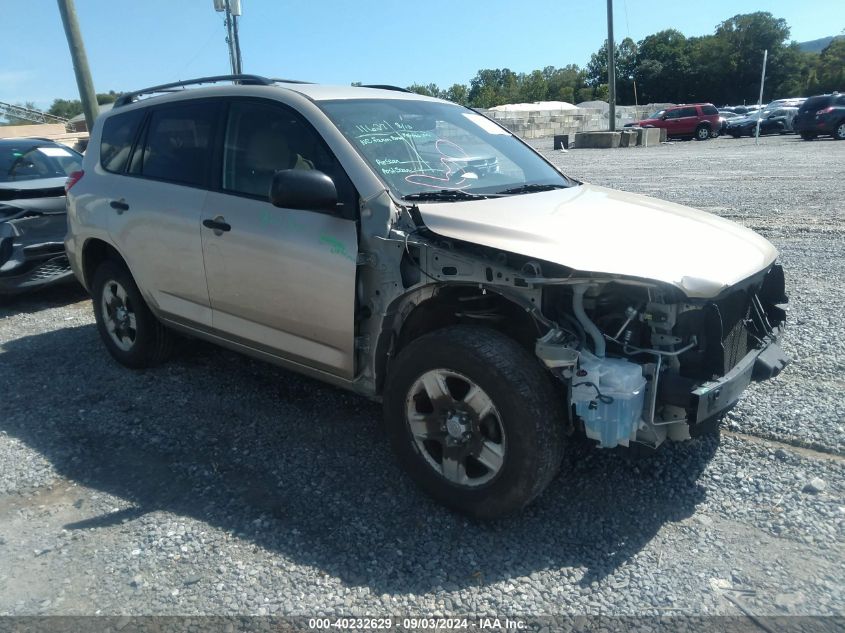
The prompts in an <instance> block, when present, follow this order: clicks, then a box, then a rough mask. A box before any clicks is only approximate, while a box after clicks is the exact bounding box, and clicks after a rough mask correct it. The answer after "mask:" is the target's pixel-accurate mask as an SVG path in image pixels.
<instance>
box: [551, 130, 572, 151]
mask: <svg viewBox="0 0 845 633" xmlns="http://www.w3.org/2000/svg"><path fill="white" fill-rule="evenodd" d="M554 148H555V149H569V134H555V139H554Z"/></svg>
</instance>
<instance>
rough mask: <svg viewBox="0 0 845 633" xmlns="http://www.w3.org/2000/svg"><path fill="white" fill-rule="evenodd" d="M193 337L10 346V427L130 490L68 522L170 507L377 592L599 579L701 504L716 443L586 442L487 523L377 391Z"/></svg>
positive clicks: (82, 470)
mask: <svg viewBox="0 0 845 633" xmlns="http://www.w3.org/2000/svg"><path fill="white" fill-rule="evenodd" d="M185 348H186V349H185V350H183V352H182V353H181V354H180V355H179V357H178V358H176V359H174V361H172V362H171V363H169V364H167V365H165V366H163V367H160V368H157V369H155V370H148V371H140V372H133V371H129V370H126V369H123V368H121V367H118V366H117V365H116V364H115V363H114V362H113V361H112V360H111V359H110V358H109V357H108V356H107V354H106V352H105V350H104V349H103V347H102V345H101V343H100V341H99V339H98V337H97V333H96V329H95V327H94V326H93V325H84V326H79V327H69V328H64V329H61V330H56V331H51V332H46V333H42V334H37V335H32V336H28V337H23V338H19V339H15V340H11V341H8V342H6V343H4V344H3V345H2V346H0V401H1V402H2V403H3V409H4V414H3V415H2V416H0V431H4V432H5V433H7V434H9V435H10V436H13V437H15V438H18V439H19V440H20V441H22V442H24V443H26V444H27V445H28V446H29V447H31V448H33V449H35V450H36V451H38V453H40V454H41V455H42V456H44V458H46V459H47V460H48V461H49V462H50V464H51V465H52V468H53V469H54V470H55V471H56V473H57V474H58V475H60V476H62V477H65V478H67V479H69V480H72V481H75V482H77V483H79V484H81V485H84V486H86V487H89V488H92V489H95V490H98V491H103V492H106V493H108V494H111V495H115V496H117V497H120V498H122V499H124V500H126V501H127V502H128V504H130V507H129V508H124V509H121V510H119V511H118V512H116V513H114V514H113V515H108V514H107V515H102V516H96V515H95V516H91V517H89V518H88V519H86V520H84V521H82V522H79V523H76V524H69V525H67V526H65V527H66V529H69V530H79V529H87V530H98V529H101V528H103V527H106V526H109V525H114V524H116V523H120V522H123V521H133V520H135V519H137V518H138V517H141V516H143V515H145V514H148V513H156V512H169V513H173V514H175V515H180V516H185V517H191V518H193V519H196V520H199V521H202V522H205V523H206V524H208V525H209V526H211V528H214V529H219V530H222V531H225V532H228V533H230V534H233V535H235V536H236V537H238V538H241V539H244V540H247V541H251V542H253V543H254V544H255V545H256V546H259V547H261V548H264V549H265V550H267V551H268V552H271V553H272V554H273V555H279V554H281V555H283V556H284V557H286V558H287V559H289V560H292V561H295V562H296V563H297V564H299V565H310V566H312V567H314V568H316V569H319V570H322V571H323V572H325V573H326V574H330V575H332V576H335V577H338V578H340V579H341V580H343V582H345V583H347V584H348V585H352V586H368V587H369V588H370V589H371V590H372V591H374V592H376V593H389V594H394V593H423V592H426V591H431V590H432V589H436V588H444V589H447V590H448V589H453V590H454V589H458V588H461V587H466V586H470V585H488V584H492V583H496V582H499V581H502V580H507V579H509V578H515V577H519V576H525V575H530V574H531V573H534V572H541V571H543V570H547V569H560V568H572V569H573V570H574V572H573V576H572V578H571V580H572V582H573V583H580V584H581V585H582V586H584V587H589V586H590V585H591V583H593V582H596V581H600V580H601V579H603V578H605V577H606V576H607V575H609V574H612V573H613V572H614V571H616V570H617V569H619V568H620V567H621V566H624V565H625V564H626V562H627V561H630V560H631V558H632V557H635V556H636V555H637V554H638V553H639V552H640V551H641V550H642V549H643V547H644V546H645V545H646V544H648V543H649V541H651V540H652V539H653V538H654V537H655V535H656V534H657V533H658V532H659V531H660V530H661V528H662V527H663V526H664V525H665V524H667V523H669V522H674V521H680V520H683V519H685V518H687V517H689V516H690V515H691V514H692V513H693V512H694V511H695V506H696V505H697V504H698V503H700V502H701V501H702V500H703V499H704V496H705V493H704V487H703V486H701V485H700V484H699V483H698V482H697V480H698V478H699V476H700V475H701V473H702V471H703V470H704V468H705V467H706V466H707V464H708V462H709V461H710V459H711V458H712V457H713V454H714V452H715V451H716V450H717V447H718V441H717V440H716V439H713V438H710V439H700V440H695V441H692V442H687V443H684V444H677V445H673V444H669V445H666V446H665V447H663V448H662V449H661V451H658V453H657V454H656V455H654V456H652V457H650V458H648V459H645V460H639V461H633V460H629V459H625V458H623V457H621V456H620V455H619V454H617V453H614V452H607V451H598V450H592V449H585V448H583V447H575V448H574V449H573V450H572V451H571V452H570V454H569V455H568V456H567V457H566V459H565V463H564V468H563V470H562V474H561V475H560V476H559V477H558V478H557V479H556V480H555V481H554V482H553V484H552V485H551V486H550V488H549V490H548V491H547V492H546V493H545V494H544V495H543V496H542V497H541V498H540V499H539V500H538V501H537V502H536V503H535V504H533V505H532V506H531V507H529V508H528V509H527V510H526V511H525V512H524V513H522V514H521V515H519V516H517V517H514V518H512V519H509V520H504V521H497V522H491V523H475V522H472V521H468V520H466V519H464V518H463V517H460V516H458V515H456V514H453V513H451V512H449V511H447V510H444V509H443V508H441V507H439V506H438V505H436V504H434V503H432V502H431V501H429V500H428V499H427V498H425V497H424V496H423V495H422V494H421V493H420V492H418V490H417V489H416V488H415V487H414V486H413V484H411V483H410V482H409V481H408V479H407V478H406V477H405V476H404V475H403V474H402V472H401V470H400V468H399V466H398V465H397V464H396V463H395V461H394V459H393V457H392V454H391V453H390V451H389V447H388V442H387V440H386V437H385V435H384V433H383V430H382V429H381V426H380V424H381V423H380V407H379V406H378V405H375V404H373V403H371V402H369V401H367V400H364V399H362V398H360V397H357V396H354V395H352V394H348V393H345V392H342V391H339V390H337V389H334V388H331V387H328V386H325V385H322V384H321V383H318V382H315V381H312V380H309V379H306V378H302V377H300V376H297V375H294V374H290V373H287V372H285V371H282V370H279V369H277V368H274V367H271V366H268V365H265V364H263V363H258V362H254V361H252V360H250V359H247V358H244V357H242V356H239V355H236V354H232V353H229V352H225V351H222V350H218V349H217V348H214V347H211V346H208V345H205V344H200V343H190V344H187V345H186V346H185ZM153 540H154V538H153V537H152V536H151V537H150V541H153Z"/></svg>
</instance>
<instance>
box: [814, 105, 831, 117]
mask: <svg viewBox="0 0 845 633" xmlns="http://www.w3.org/2000/svg"><path fill="white" fill-rule="evenodd" d="M831 112H833V106H828V107H827V108H825V109H824V110H819V111H818V112H816V116H818V115H820V114H830V113H831Z"/></svg>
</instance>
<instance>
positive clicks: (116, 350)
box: [91, 260, 173, 369]
mask: <svg viewBox="0 0 845 633" xmlns="http://www.w3.org/2000/svg"><path fill="white" fill-rule="evenodd" d="M91 297H92V300H93V303H94V317H95V318H96V320H97V330H98V331H99V333H100V338H102V339H103V343H105V345H106V349H108V350H109V353H110V354H111V355H112V357H113V358H114V359H115V360H116V361H117V362H119V363H120V364H122V365H125V366H126V367H131V368H132V369H141V368H144V367H153V366H155V365H158V364H159V363H161V362H162V361H164V360H165V359H166V358H167V357H168V356H169V355H170V352H171V349H172V346H173V335H172V334H171V332H170V331H169V330H168V329H167V328H165V327H164V326H163V325H162V324H161V323H160V322H159V321H158V319H156V318H155V316H154V315H153V313H152V312H151V311H150V309H149V307H148V306H147V304H146V302H145V301H144V298H143V297H142V296H141V291H140V290H138V286H137V285H136V284H135V280H134V279H132V275H131V274H130V273H129V271H128V270H127V269H126V267H125V266H123V265H121V264H119V263H117V262H114V261H111V260H108V261H105V262H103V263H102V264H100V266H99V267H98V268H97V271H96V272H95V273H94V279H93V282H92V284H91Z"/></svg>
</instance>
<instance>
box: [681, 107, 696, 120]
mask: <svg viewBox="0 0 845 633" xmlns="http://www.w3.org/2000/svg"><path fill="white" fill-rule="evenodd" d="M678 116H679V117H681V118H683V117H688V116H698V110H696V109H695V108H681V110H680V114H679V115H678Z"/></svg>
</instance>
